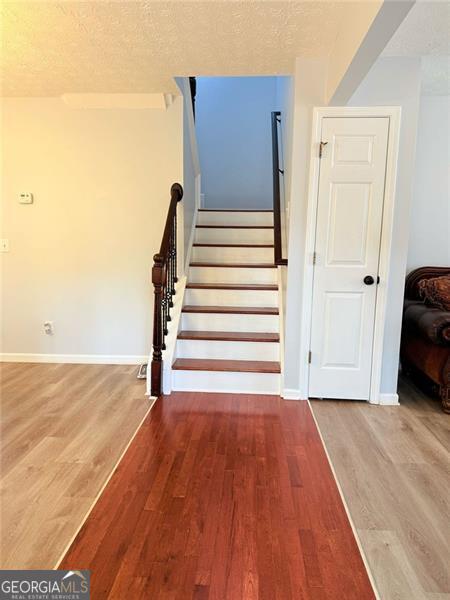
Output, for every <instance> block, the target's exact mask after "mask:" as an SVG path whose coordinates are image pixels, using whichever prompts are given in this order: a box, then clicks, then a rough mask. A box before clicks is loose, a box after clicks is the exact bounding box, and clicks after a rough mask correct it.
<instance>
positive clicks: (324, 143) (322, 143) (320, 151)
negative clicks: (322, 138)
mask: <svg viewBox="0 0 450 600" xmlns="http://www.w3.org/2000/svg"><path fill="white" fill-rule="evenodd" d="M327 144H328V142H320V144H319V158H322V153H323V149H324V147H325V146H326V145H327Z"/></svg>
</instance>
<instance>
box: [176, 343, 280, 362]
mask: <svg viewBox="0 0 450 600" xmlns="http://www.w3.org/2000/svg"><path fill="white" fill-rule="evenodd" d="M205 357H208V358H212V359H218V360H221V359H223V360H270V361H277V360H280V344H279V343H278V342H235V341H233V342H230V341H216V340H180V339H179V340H178V341H177V358H205Z"/></svg>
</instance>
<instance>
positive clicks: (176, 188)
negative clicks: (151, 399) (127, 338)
mask: <svg viewBox="0 0 450 600" xmlns="http://www.w3.org/2000/svg"><path fill="white" fill-rule="evenodd" d="M182 197H183V188H182V187H181V185H180V184H179V183H174V184H173V185H172V187H171V188H170V204H169V210H168V212H167V219H166V225H165V227H164V233H163V237H162V241H161V246H160V249H159V252H158V253H157V254H155V256H154V257H153V267H152V283H153V288H154V298H155V302H154V307H153V354H152V365H151V394H152V396H160V395H161V392H162V352H163V350H165V349H166V346H165V343H164V340H165V337H166V335H167V333H168V329H167V323H168V322H169V321H170V309H171V308H172V307H173V296H174V295H175V283H176V282H177V281H178V278H177V204H178V202H180V200H181V199H182Z"/></svg>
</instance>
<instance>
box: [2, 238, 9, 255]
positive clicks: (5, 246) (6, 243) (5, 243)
mask: <svg viewBox="0 0 450 600" xmlns="http://www.w3.org/2000/svg"><path fill="white" fill-rule="evenodd" d="M0 252H9V240H6V239H1V240H0Z"/></svg>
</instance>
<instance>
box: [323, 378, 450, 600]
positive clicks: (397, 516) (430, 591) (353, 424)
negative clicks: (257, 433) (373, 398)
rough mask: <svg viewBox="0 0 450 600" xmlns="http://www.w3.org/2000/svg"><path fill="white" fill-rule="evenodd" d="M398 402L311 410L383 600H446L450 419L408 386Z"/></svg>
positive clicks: (449, 585) (449, 595)
mask: <svg viewBox="0 0 450 600" xmlns="http://www.w3.org/2000/svg"><path fill="white" fill-rule="evenodd" d="M400 402H401V405H400V406H393V407H379V406H371V405H368V404H366V403H362V402H343V401H324V400H316V401H312V402H311V405H312V408H313V412H314V415H315V417H316V420H317V422H318V425H319V429H320V431H321V433H322V436H323V438H324V441H325V445H326V448H327V451H328V453H329V455H330V458H331V461H332V463H333V467H334V469H335V472H336V475H337V478H338V481H339V483H340V485H341V488H342V491H343V494H344V497H345V500H346V502H347V505H348V508H349V510H350V514H351V517H352V519H353V522H354V524H355V527H356V530H357V533H358V536H359V538H360V541H361V545H362V547H363V550H364V552H365V555H366V557H367V560H368V563H369V566H370V569H371V571H372V574H373V576H374V578H375V582H376V585H377V588H378V590H379V593H380V596H381V598H382V600H419V599H420V600H422V599H424V600H444V599H446V600H448V599H450V547H449V542H450V508H449V500H450V417H449V416H448V415H446V414H444V413H443V412H442V411H441V408H440V403H439V401H435V400H432V399H429V398H427V397H426V396H425V395H424V394H422V393H421V392H420V391H419V390H418V389H417V388H415V387H414V386H413V385H412V384H410V383H408V382H407V381H402V382H401V383H400Z"/></svg>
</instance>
